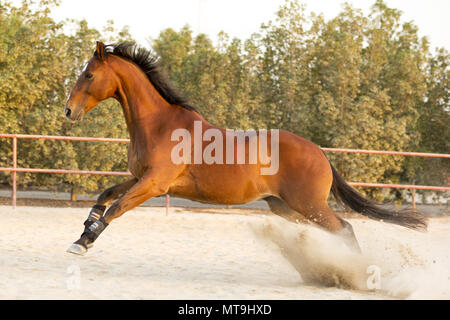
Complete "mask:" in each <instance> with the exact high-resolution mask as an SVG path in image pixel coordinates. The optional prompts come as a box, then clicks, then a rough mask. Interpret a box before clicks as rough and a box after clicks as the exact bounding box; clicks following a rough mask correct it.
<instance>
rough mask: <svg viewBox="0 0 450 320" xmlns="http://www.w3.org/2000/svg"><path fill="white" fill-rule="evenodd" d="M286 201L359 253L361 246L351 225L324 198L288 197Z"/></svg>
mask: <svg viewBox="0 0 450 320" xmlns="http://www.w3.org/2000/svg"><path fill="white" fill-rule="evenodd" d="M314 200H315V201H314ZM286 203H288V205H289V206H290V207H291V208H293V209H294V210H296V211H298V212H301V213H302V215H303V216H304V217H305V218H306V219H308V220H309V221H311V222H313V223H315V224H317V225H318V226H320V227H321V228H323V229H325V230H327V231H329V232H332V233H334V234H336V235H339V236H340V237H341V238H342V239H343V241H344V242H345V244H346V245H347V246H348V247H349V248H350V249H352V250H354V251H356V252H358V253H361V248H360V246H359V244H358V240H357V239H356V236H355V233H354V232H353V228H352V226H351V225H350V223H348V222H347V221H345V220H344V219H342V218H340V217H339V216H338V215H337V214H336V213H335V212H334V211H333V210H331V209H330V207H329V206H328V203H327V202H326V199H322V201H319V200H317V198H316V199H314V198H313V197H304V198H303V201H302V200H301V199H297V198H289V197H288V198H287V199H286Z"/></svg>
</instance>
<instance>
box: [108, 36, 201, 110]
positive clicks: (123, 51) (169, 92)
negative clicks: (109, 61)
mask: <svg viewBox="0 0 450 320" xmlns="http://www.w3.org/2000/svg"><path fill="white" fill-rule="evenodd" d="M106 49H107V53H108V54H113V55H115V56H118V57H122V58H125V59H127V60H130V61H132V62H134V63H135V64H136V65H137V66H138V67H139V68H140V69H141V70H142V71H143V72H144V73H145V74H146V76H147V78H148V80H150V82H151V83H152V84H153V86H154V87H155V89H156V90H157V91H158V92H159V94H160V95H161V96H162V97H163V98H164V99H165V100H166V101H167V102H168V103H170V104H174V105H178V106H180V107H183V108H185V109H187V110H192V111H197V110H196V109H195V108H194V107H192V106H191V105H189V103H188V101H187V99H186V98H185V97H183V96H182V95H181V94H180V93H178V91H177V89H176V88H175V87H174V86H173V85H172V84H171V83H170V81H169V79H168V78H167V76H166V74H165V73H164V71H163V70H162V69H161V66H160V63H159V57H158V56H156V55H155V54H153V53H152V52H150V51H149V50H147V49H145V48H143V47H140V46H138V45H136V44H135V43H132V42H122V43H119V44H113V45H108V46H106Z"/></svg>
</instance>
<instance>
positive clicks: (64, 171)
mask: <svg viewBox="0 0 450 320" xmlns="http://www.w3.org/2000/svg"><path fill="white" fill-rule="evenodd" d="M0 138H10V139H12V149H13V150H12V151H13V156H12V167H5V168H2V167H0V171H6V172H11V177H12V206H13V207H14V208H15V207H16V202H17V172H31V173H59V174H94V175H111V176H130V175H131V173H130V172H117V171H89V170H70V169H40V168H18V167H17V140H18V139H45V140H65V141H91V142H92V141H94V142H119V143H129V142H130V140H129V139H116V138H95V137H69V136H46V135H27V134H8V133H0ZM322 150H323V151H325V152H340V153H359V154H382V155H400V156H410V157H425V158H450V154H445V153H423V152H400V151H382V150H363V149H341V148H322ZM349 184H350V185H352V186H355V187H375V188H397V189H410V190H417V189H420V190H435V191H450V187H444V186H421V185H405V184H383V183H368V182H349ZM169 201H170V199H169V196H168V195H166V210H168V208H169ZM166 212H168V211H166Z"/></svg>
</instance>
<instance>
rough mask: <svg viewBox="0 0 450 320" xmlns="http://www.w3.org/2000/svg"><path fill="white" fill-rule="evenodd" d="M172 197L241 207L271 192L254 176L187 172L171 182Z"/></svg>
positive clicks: (200, 171) (217, 172)
mask: <svg viewBox="0 0 450 320" xmlns="http://www.w3.org/2000/svg"><path fill="white" fill-rule="evenodd" d="M169 194H171V195H174V196H179V197H182V198H187V199H190V200H194V201H199V202H206V203H216V204H242V203H247V202H250V201H254V200H258V199H261V198H263V197H265V196H267V195H268V194H270V192H269V191H268V190H267V188H266V186H265V184H264V182H263V181H261V180H260V179H258V177H256V178H255V177H254V176H253V175H252V174H248V175H242V174H240V175H235V174H233V172H232V171H230V172H226V170H225V172H220V171H208V172H206V171H203V170H186V172H185V173H184V174H183V175H181V176H180V177H179V178H178V179H177V180H176V181H174V183H172V185H171V186H170V188H169Z"/></svg>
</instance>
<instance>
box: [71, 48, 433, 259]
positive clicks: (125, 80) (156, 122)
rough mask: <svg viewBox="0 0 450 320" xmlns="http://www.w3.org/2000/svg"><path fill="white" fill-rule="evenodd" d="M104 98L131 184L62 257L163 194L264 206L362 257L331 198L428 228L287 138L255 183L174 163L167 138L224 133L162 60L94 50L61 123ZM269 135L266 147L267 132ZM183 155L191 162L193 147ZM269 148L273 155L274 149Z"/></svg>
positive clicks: (92, 216)
mask: <svg viewBox="0 0 450 320" xmlns="http://www.w3.org/2000/svg"><path fill="white" fill-rule="evenodd" d="M108 98H114V99H117V101H118V102H119V103H120V104H121V106H122V109H123V114H124V116H125V120H126V124H127V129H128V132H129V135H130V144H129V149H128V167H129V170H130V172H131V174H132V175H133V178H131V179H130V180H128V181H125V182H123V183H120V184H118V185H116V186H113V187H111V188H109V189H107V190H105V191H104V192H103V193H101V194H100V196H99V197H98V200H97V202H96V204H95V205H94V206H93V208H92V209H91V211H90V213H89V216H88V218H87V220H86V221H85V222H84V232H83V233H82V235H81V237H80V238H79V239H78V240H77V241H75V242H74V243H73V244H72V245H71V246H70V247H69V249H68V250H67V251H68V252H70V253H74V254H84V253H86V252H87V250H88V248H90V247H91V246H92V245H93V243H94V241H95V240H96V239H97V237H98V236H99V235H100V233H101V232H102V231H103V230H104V229H105V228H106V227H107V226H108V225H109V224H110V223H111V222H112V221H113V220H114V219H116V218H118V217H120V216H121V215H122V214H124V213H125V212H127V211H129V210H131V209H133V208H134V207H136V206H138V205H140V204H141V203H143V202H144V201H146V200H147V199H149V198H151V197H156V196H159V195H163V194H170V195H173V196H178V197H182V198H187V199H190V200H195V201H200V202H205V203H214V204H227V205H231V204H242V203H247V202H250V201H254V200H257V199H264V200H266V201H267V203H268V205H269V207H270V209H271V210H272V212H274V213H275V214H277V215H279V216H281V217H283V218H285V219H287V220H288V221H291V222H299V221H300V222H308V223H313V224H315V225H317V226H319V227H321V228H323V229H325V230H327V231H329V232H332V233H335V234H339V235H340V236H341V237H342V239H343V240H344V241H345V242H346V244H347V245H348V246H349V247H351V248H352V249H354V250H357V251H360V247H359V244H358V242H357V240H356V237H355V234H354V232H353V229H352V227H351V225H350V224H349V223H348V222H347V221H345V220H343V219H342V218H341V217H339V216H338V215H337V214H336V213H335V212H334V211H333V210H331V209H330V207H329V206H328V203H327V199H328V196H329V194H330V191H331V192H332V193H333V195H334V196H335V198H336V199H337V200H339V201H341V202H342V203H343V204H344V205H346V206H347V207H348V208H350V209H353V210H354V211H356V212H359V213H361V214H363V215H365V216H368V217H370V218H373V219H376V220H382V221H386V222H390V223H395V224H398V225H401V226H405V227H409V228H411V229H425V228H426V219H425V217H424V216H422V215H420V214H417V213H415V212H413V211H411V210H406V211H391V210H388V209H385V208H383V207H381V206H380V205H379V204H378V203H376V202H374V201H372V200H369V199H367V198H365V197H363V196H362V195H361V194H359V193H358V192H357V191H356V190H354V189H353V188H352V187H350V186H349V185H348V184H347V183H346V182H345V180H344V179H343V178H342V177H341V176H340V175H339V174H338V172H337V171H336V169H335V168H334V167H333V166H332V165H331V164H330V162H329V161H328V159H327V158H326V156H325V154H324V153H323V151H322V150H321V149H320V148H319V147H318V146H317V145H316V144H314V143H312V142H310V141H308V140H306V139H303V138H301V137H299V136H296V135H294V134H293V133H290V132H287V131H283V130H280V131H279V133H278V141H277V152H278V154H277V156H278V159H279V164H278V170H277V172H276V173H275V174H270V175H263V174H261V171H260V169H261V168H263V167H265V166H266V164H264V163H262V162H261V161H260V159H258V161H257V162H256V163H234V164H228V163H227V164H223V163H205V162H201V163H198V162H197V163H195V162H194V163H189V162H182V163H175V162H174V161H173V159H172V158H171V154H172V151H173V149H174V148H175V147H176V145H177V141H173V140H172V138H171V137H172V134H173V132H174V131H175V130H177V129H182V130H184V131H185V132H188V133H190V134H192V135H194V134H195V132H194V131H195V130H196V129H195V123H200V124H201V132H200V133H204V132H206V131H207V130H209V129H216V130H218V131H219V132H222V133H225V131H226V130H225V129H221V128H217V127H215V126H213V125H212V124H210V123H209V122H207V121H206V120H205V119H204V118H203V117H202V116H201V115H200V114H199V113H198V112H197V111H196V110H195V109H194V108H193V107H192V106H190V105H189V103H188V102H187V101H186V99H185V98H183V96H182V95H180V94H179V93H178V92H177V91H176V89H175V88H174V87H173V86H172V85H171V84H170V82H169V81H168V79H167V77H166V76H165V74H164V73H163V71H162V69H161V66H160V63H159V60H158V58H157V57H156V56H155V55H153V54H152V53H151V52H150V51H148V50H146V49H144V48H142V47H139V46H137V45H136V44H134V43H128V42H124V43H119V44H114V45H105V44H103V43H102V42H97V46H96V49H95V51H94V55H93V57H92V58H91V59H90V60H89V61H88V63H87V65H86V66H85V68H84V69H83V71H82V73H81V75H80V76H79V78H78V80H77V82H76V84H75V86H74V88H73V90H72V92H71V94H70V96H69V98H68V100H67V103H66V106H65V108H64V112H65V115H66V117H67V118H68V119H69V120H72V121H77V120H81V119H82V117H83V116H84V115H85V114H86V113H88V112H89V111H90V110H92V109H93V108H94V107H95V106H97V105H98V104H99V102H101V101H103V100H105V99H108ZM267 135H268V136H269V137H271V136H272V135H273V132H272V131H270V132H267ZM216 139H217V138H216ZM223 139H225V138H223ZM256 139H259V140H260V139H261V137H260V136H259V135H258V136H257V137H256ZM249 140H250V139H246V140H244V141H241V142H238V141H233V144H232V151H233V149H234V151H236V150H237V149H238V148H239V147H240V146H239V144H241V147H242V144H244V147H245V150H246V151H245V152H246V157H250V156H251V154H249V151H248V150H247V147H248V148H249V143H250V142H249ZM223 142H225V141H223ZM221 145H223V150H219V151H223V152H224V153H226V152H227V150H225V143H222V144H221ZM189 148H192V151H193V153H195V152H197V151H195V150H194V149H195V146H194V143H193V142H192V141H191V144H190V145H189ZM205 148H207V143H205V142H204V141H203V142H202V144H201V150H200V152H202V151H203V150H204V149H205ZM267 148H268V151H269V153H270V152H272V153H274V145H272V144H271V145H270V146H268V147H267ZM189 151H191V150H189ZM217 151H218V150H216V152H217ZM183 152H185V151H183ZM228 152H229V150H228ZM235 153H237V152H235ZM234 157H235V158H236V155H234ZM115 200H117V201H115ZM114 201H115V202H114ZM108 206H109V208H108V210H106V208H107V207H108ZM105 210H106V212H105Z"/></svg>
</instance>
